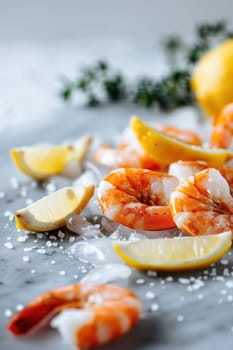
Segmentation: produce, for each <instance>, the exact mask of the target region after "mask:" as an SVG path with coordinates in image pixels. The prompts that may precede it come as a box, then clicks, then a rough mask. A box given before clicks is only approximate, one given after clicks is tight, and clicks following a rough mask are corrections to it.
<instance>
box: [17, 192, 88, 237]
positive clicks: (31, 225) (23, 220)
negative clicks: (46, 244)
mask: <svg viewBox="0 0 233 350" xmlns="http://www.w3.org/2000/svg"><path fill="white" fill-rule="evenodd" d="M59 191H63V192H64V203H61V205H64V209H65V200H66V198H65V197H66V196H67V195H68V196H72V197H74V199H72V200H74V202H75V205H73V207H71V208H70V210H69V211H66V212H64V214H63V215H62V217H56V216H55V218H54V220H52V221H51V220H47V221H46V220H45V221H42V220H38V218H37V217H36V215H35V214H33V206H35V205H37V206H38V205H46V199H48V198H49V197H50V198H51V195H55V196H56V192H58V191H56V192H54V193H52V194H51V195H49V196H46V197H43V198H42V199H40V200H38V201H37V202H34V203H32V204H31V205H30V206H28V207H27V208H23V209H21V210H18V211H16V212H15V223H16V228H17V229H21V230H26V231H31V232H43V231H51V230H55V229H58V228H60V227H63V226H64V225H65V223H66V218H67V216H69V215H70V214H72V213H76V214H79V213H81V212H82V210H83V209H84V208H85V207H86V205H87V204H88V202H89V200H90V198H91V197H92V196H93V194H94V186H93V185H90V186H80V187H78V188H75V189H74V188H72V187H64V188H62V189H61V190H59ZM42 200H43V203H42V204H41V202H42ZM45 219H46V218H45Z"/></svg>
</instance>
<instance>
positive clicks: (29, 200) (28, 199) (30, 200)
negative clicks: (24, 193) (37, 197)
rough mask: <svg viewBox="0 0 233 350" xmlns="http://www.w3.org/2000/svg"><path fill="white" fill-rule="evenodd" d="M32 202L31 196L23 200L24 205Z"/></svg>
mask: <svg viewBox="0 0 233 350" xmlns="http://www.w3.org/2000/svg"><path fill="white" fill-rule="evenodd" d="M32 203H33V200H32V199H31V198H27V199H26V201H25V204H26V205H30V204H32Z"/></svg>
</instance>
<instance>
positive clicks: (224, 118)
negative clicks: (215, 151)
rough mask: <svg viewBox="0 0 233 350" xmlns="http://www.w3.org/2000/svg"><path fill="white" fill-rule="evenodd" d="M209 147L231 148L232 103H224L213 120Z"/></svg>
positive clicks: (232, 128) (232, 134)
mask: <svg viewBox="0 0 233 350" xmlns="http://www.w3.org/2000/svg"><path fill="white" fill-rule="evenodd" d="M212 126H213V131H212V134H211V137H210V147H220V148H232V138H233V103H230V104H228V105H226V106H225V107H224V108H223V110H222V111H221V112H220V113H219V115H217V117H215V119H214V121H213V125H212Z"/></svg>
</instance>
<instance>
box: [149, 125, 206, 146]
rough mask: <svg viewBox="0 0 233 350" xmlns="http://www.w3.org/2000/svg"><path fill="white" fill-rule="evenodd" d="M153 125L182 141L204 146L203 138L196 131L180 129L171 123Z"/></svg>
mask: <svg viewBox="0 0 233 350" xmlns="http://www.w3.org/2000/svg"><path fill="white" fill-rule="evenodd" d="M152 126H153V127H154V129H156V130H158V131H161V132H163V133H165V134H167V135H169V136H172V137H175V138H176V139H178V140H180V141H183V142H186V143H189V144H191V145H196V146H202V140H201V139H200V137H199V136H198V135H197V134H196V133H195V132H194V131H190V130H185V129H180V128H177V127H175V126H173V125H169V124H159V123H155V124H153V125H152Z"/></svg>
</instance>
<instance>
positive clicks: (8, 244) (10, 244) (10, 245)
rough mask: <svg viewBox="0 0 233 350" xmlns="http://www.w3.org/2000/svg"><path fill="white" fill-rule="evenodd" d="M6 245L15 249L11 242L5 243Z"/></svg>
mask: <svg viewBox="0 0 233 350" xmlns="http://www.w3.org/2000/svg"><path fill="white" fill-rule="evenodd" d="M4 247H6V248H7V249H13V248H14V246H13V244H12V243H11V242H6V243H5V244H4Z"/></svg>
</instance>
